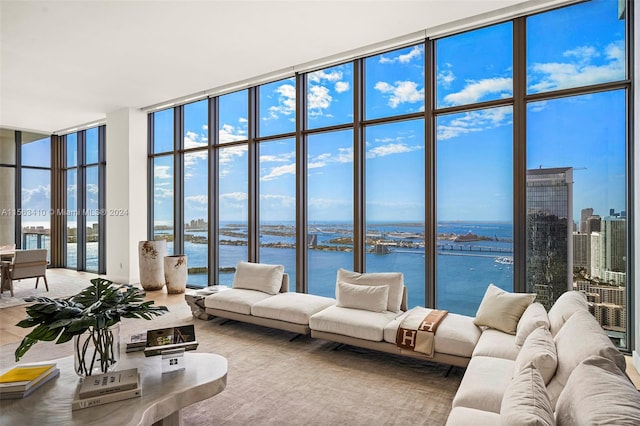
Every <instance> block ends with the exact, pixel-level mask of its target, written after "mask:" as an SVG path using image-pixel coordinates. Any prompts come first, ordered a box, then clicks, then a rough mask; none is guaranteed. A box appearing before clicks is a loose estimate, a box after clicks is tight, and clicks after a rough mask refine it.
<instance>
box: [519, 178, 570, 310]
mask: <svg viewBox="0 0 640 426" xmlns="http://www.w3.org/2000/svg"><path fill="white" fill-rule="evenodd" d="M572 216H573V168H571V167H562V168H549V169H542V168H540V169H531V170H527V291H528V292H532V293H533V292H535V293H537V294H538V296H537V298H536V300H537V301H539V302H540V303H542V304H543V305H544V306H545V308H547V309H549V308H550V307H551V306H552V305H553V304H554V303H555V301H556V300H557V299H558V297H559V296H560V295H561V294H562V293H564V292H565V291H567V290H569V289H572V288H573V221H572V220H571V217H572Z"/></svg>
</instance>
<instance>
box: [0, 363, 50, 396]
mask: <svg viewBox="0 0 640 426" xmlns="http://www.w3.org/2000/svg"><path fill="white" fill-rule="evenodd" d="M59 374H60V369H58V367H57V366H56V364H49V363H47V364H32V365H23V366H18V367H13V368H12V369H11V370H9V371H6V372H5V373H3V374H2V375H0V399H16V398H24V397H25V396H27V395H29V394H31V392H33V391H35V390H36V389H38V388H39V387H40V386H42V385H44V384H45V383H47V382H48V381H49V380H51V379H53V378H54V377H56V376H58V375H59Z"/></svg>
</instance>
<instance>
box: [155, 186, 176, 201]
mask: <svg viewBox="0 0 640 426" xmlns="http://www.w3.org/2000/svg"><path fill="white" fill-rule="evenodd" d="M172 197H173V188H162V187H161V186H159V185H155V186H154V188H153V199H154V200H161V199H163V198H172Z"/></svg>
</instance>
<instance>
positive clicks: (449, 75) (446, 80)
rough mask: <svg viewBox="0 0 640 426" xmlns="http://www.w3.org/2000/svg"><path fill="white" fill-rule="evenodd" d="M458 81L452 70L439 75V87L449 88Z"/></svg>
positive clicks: (441, 72) (443, 71)
mask: <svg viewBox="0 0 640 426" xmlns="http://www.w3.org/2000/svg"><path fill="white" fill-rule="evenodd" d="M455 79H456V76H455V75H454V74H453V71H451V70H442V71H440V72H439V73H438V86H442V87H444V88H447V87H449V86H451V83H453V81H454V80H455Z"/></svg>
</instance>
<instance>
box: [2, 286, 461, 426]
mask: <svg viewBox="0 0 640 426" xmlns="http://www.w3.org/2000/svg"><path fill="white" fill-rule="evenodd" d="M170 297H172V300H178V301H179V302H180V303H175V304H172V305H170V306H169V309H170V312H169V313H168V314H166V315H164V316H162V317H158V318H154V319H153V320H151V321H145V320H140V319H125V320H123V322H122V325H121V335H120V337H121V339H122V341H125V340H126V338H127V337H128V336H129V335H131V334H133V333H136V332H140V331H144V330H147V329H152V328H161V327H167V326H175V325H186V324H194V325H195V329H196V338H197V340H198V342H199V346H198V349H197V351H198V352H213V353H218V354H220V355H222V356H224V357H226V358H227V360H228V362H229V373H228V380H227V387H226V389H225V390H224V391H223V392H222V393H220V394H218V395H216V396H214V397H213V398H210V399H208V400H205V401H202V402H199V403H196V404H193V405H191V406H189V407H187V408H186V409H185V410H184V423H185V424H186V425H238V426H240V425H443V424H444V423H445V422H446V418H447V416H448V414H449V411H450V408H451V401H452V399H453V396H454V394H455V392H456V390H457V388H458V386H459V384H460V381H461V379H462V375H463V373H464V370H463V369H461V368H453V370H452V371H451V372H450V373H449V374H448V375H447V370H448V368H449V367H448V366H445V365H440V364H436V363H430V362H425V361H419V360H413V359H409V358H405V357H400V356H395V355H390V354H383V353H378V352H374V351H368V350H364V349H358V348H354V347H350V346H343V347H341V348H339V349H337V350H336V344H334V343H330V342H326V341H322V340H317V339H311V338H310V337H308V336H302V337H299V338H297V339H295V340H293V341H290V339H291V338H292V337H294V334H292V333H288V332H284V331H279V330H273V329H269V328H265V327H259V326H254V325H251V324H245V323H240V322H227V323H224V321H223V320H222V319H218V318H216V319H213V320H210V321H203V320H199V319H195V318H193V317H192V315H191V311H190V309H189V308H188V306H187V305H186V303H184V301H183V299H182V296H180V295H178V296H177V299H176V297H174V296H173V295H172V296H170ZM160 300H163V299H162V298H160ZM156 304H162V303H158V302H156ZM4 311H7V310H4ZM2 312H3V310H0V315H2ZM70 345H71V342H69V343H65V344H62V345H56V344H53V343H44V342H39V343H37V344H36V345H35V346H34V347H33V348H31V350H30V351H29V352H27V354H26V355H25V356H24V358H23V361H24V362H28V361H29V362H30V361H43V360H46V359H52V358H58V357H63V356H67V355H71V354H72V349H71V346H70ZM17 346H18V343H17V342H11V343H7V344H5V345H2V346H0V368H1V369H2V370H5V369H7V368H8V367H10V366H12V365H14V364H15V363H14V360H13V351H14V350H15V348H16V347H17ZM122 356H126V354H125V353H123V354H122ZM21 362H22V361H21ZM36 395H37V394H34V396H36Z"/></svg>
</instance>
